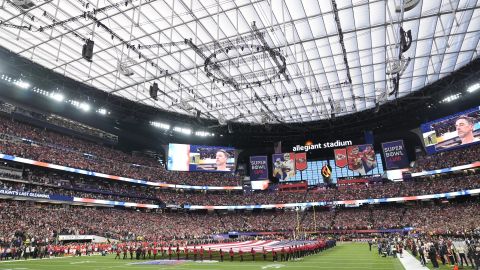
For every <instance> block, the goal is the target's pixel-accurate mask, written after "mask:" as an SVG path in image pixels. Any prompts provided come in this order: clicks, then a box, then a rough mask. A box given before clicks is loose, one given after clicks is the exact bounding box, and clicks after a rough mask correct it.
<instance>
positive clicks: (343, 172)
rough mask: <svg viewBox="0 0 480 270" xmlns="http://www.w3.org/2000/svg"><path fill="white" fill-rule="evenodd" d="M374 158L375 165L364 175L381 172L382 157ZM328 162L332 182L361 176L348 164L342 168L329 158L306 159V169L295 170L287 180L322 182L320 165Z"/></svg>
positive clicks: (376, 155) (311, 182) (309, 182)
mask: <svg viewBox="0 0 480 270" xmlns="http://www.w3.org/2000/svg"><path fill="white" fill-rule="evenodd" d="M375 160H376V164H377V166H375V167H374V168H372V169H370V170H369V171H368V172H367V173H366V174H364V175H377V174H380V175H382V174H383V165H382V157H381V155H380V154H375ZM327 163H328V164H330V166H331V167H332V176H331V178H332V182H333V183H336V182H337V179H338V178H340V177H353V176H361V175H360V173H359V172H358V171H352V170H350V169H349V168H348V166H345V167H343V168H340V167H338V166H336V165H335V160H334V159H330V160H317V161H308V162H307V165H308V167H307V169H306V170H304V171H303V172H300V171H298V170H297V171H296V174H295V176H294V177H292V178H290V179H289V180H288V181H300V180H306V181H308V184H309V185H317V184H321V183H323V177H322V172H321V170H322V166H323V165H324V164H327Z"/></svg>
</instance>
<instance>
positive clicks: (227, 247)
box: [188, 240, 317, 252]
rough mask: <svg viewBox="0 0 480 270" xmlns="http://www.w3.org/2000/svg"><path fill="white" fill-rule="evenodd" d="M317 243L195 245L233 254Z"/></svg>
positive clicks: (248, 242)
mask: <svg viewBox="0 0 480 270" xmlns="http://www.w3.org/2000/svg"><path fill="white" fill-rule="evenodd" d="M314 243H317V241H295V240H291V241H278V240H255V241H244V242H228V243H219V244H207V245H196V248H197V249H200V247H201V246H202V247H203V249H204V250H208V249H209V248H211V249H212V250H214V251H218V250H220V249H222V250H223V251H224V252H228V251H229V250H230V248H232V250H233V251H234V252H238V251H239V250H240V249H241V250H243V251H250V250H251V249H252V248H253V249H254V250H255V251H261V250H262V249H263V248H264V247H265V250H267V251H271V250H272V249H275V250H277V251H279V250H280V249H282V247H285V248H288V247H292V246H301V245H304V244H314ZM193 247H194V246H188V249H190V250H191V249H193Z"/></svg>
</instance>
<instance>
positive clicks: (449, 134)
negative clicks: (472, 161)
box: [420, 106, 480, 154]
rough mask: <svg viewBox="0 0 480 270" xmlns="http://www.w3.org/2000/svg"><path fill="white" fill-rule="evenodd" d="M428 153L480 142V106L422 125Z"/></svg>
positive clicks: (421, 128)
mask: <svg viewBox="0 0 480 270" xmlns="http://www.w3.org/2000/svg"><path fill="white" fill-rule="evenodd" d="M420 130H421V131H422V134H423V142H424V144H425V149H426V151H427V153H429V154H433V153H436V152H439V151H445V150H451V149H454V148H457V147H461V146H466V145H470V144H474V143H478V142H480V106H479V107H475V108H472V109H470V110H467V111H463V112H459V113H456V114H453V115H449V116H447V117H443V118H440V119H437V120H434V121H431V122H428V123H425V124H422V125H421V126H420Z"/></svg>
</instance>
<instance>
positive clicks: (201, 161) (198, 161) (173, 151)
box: [167, 143, 235, 172]
mask: <svg viewBox="0 0 480 270" xmlns="http://www.w3.org/2000/svg"><path fill="white" fill-rule="evenodd" d="M167 169H168V170H171V171H204V172H233V171H234V170H235V148H232V147H224V146H206V145H190V144H175V143H171V144H169V145H168V161H167Z"/></svg>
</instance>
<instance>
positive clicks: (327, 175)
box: [322, 164, 332, 178]
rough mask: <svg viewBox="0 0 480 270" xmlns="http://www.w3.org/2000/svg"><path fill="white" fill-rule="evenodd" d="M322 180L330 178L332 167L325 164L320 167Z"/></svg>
mask: <svg viewBox="0 0 480 270" xmlns="http://www.w3.org/2000/svg"><path fill="white" fill-rule="evenodd" d="M322 176H323V178H330V177H331V176H332V166H330V165H328V164H325V165H323V167H322Z"/></svg>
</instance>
